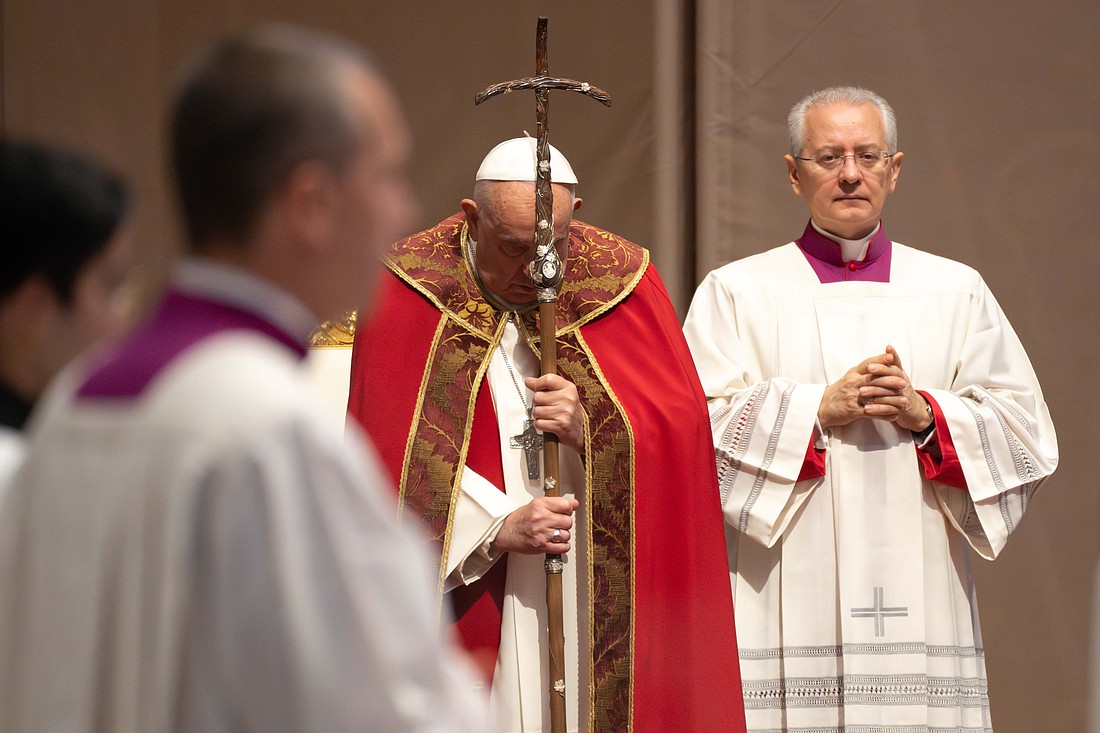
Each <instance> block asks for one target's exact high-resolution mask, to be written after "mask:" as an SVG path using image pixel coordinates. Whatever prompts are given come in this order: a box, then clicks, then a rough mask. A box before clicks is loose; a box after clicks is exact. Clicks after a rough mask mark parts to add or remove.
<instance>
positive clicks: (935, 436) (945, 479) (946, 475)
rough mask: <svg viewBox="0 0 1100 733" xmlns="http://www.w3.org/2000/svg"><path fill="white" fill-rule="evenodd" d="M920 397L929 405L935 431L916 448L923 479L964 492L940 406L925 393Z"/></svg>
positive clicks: (962, 478)
mask: <svg viewBox="0 0 1100 733" xmlns="http://www.w3.org/2000/svg"><path fill="white" fill-rule="evenodd" d="M918 391H919V390H918ZM920 395H921V397H924V399H926V400H927V401H928V404H929V405H931V407H932V419H933V420H935V423H936V431H935V432H934V433H932V435H931V437H930V438H929V439H928V441H927V442H925V444H924V447H920V448H917V460H918V461H920V465H921V467H922V468H923V469H924V477H925V478H927V479H928V480H929V481H937V482H939V483H941V484H947V485H948V486H954V487H955V488H956V489H964V490H965V489H966V477H965V476H964V475H963V470H962V464H961V463H959V454H958V453H957V452H956V451H955V444H954V443H952V442H951V430H950V429H949V428H948V427H947V419H946V418H944V416H943V411H942V410H941V409H940V406H939V405H937V404H936V401H935V400H934V399H932V398H931V397H930V396H929V394H928V393H927V392H920Z"/></svg>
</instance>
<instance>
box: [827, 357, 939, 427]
mask: <svg viewBox="0 0 1100 733" xmlns="http://www.w3.org/2000/svg"><path fill="white" fill-rule="evenodd" d="M925 404H926V402H925V400H924V398H923V397H921V396H920V395H919V394H917V392H916V390H914V389H913V385H912V383H911V382H910V381H909V375H908V374H906V373H905V370H904V369H903V368H902V366H901V358H900V357H899V356H898V352H897V351H896V350H895V349H894V347H893V346H887V347H886V352H885V353H883V354H878V355H877V356H872V357H870V358H869V359H864V360H863V361H861V362H860V363H859V364H857V365H856V366H854V367H852V368H851V369H849V370H848V371H847V372H845V374H844V376H843V377H841V378H840V379H838V380H837V381H836V382H833V383H832V384H830V385H829V386H828V387H826V388H825V393H824V394H823V395H822V397H821V406H820V407H819V408H818V411H817V417H818V421H819V422H820V423H821V427H822V428H826V429H828V428H831V427H837V426H840V425H847V424H848V423H851V422H853V421H854V420H858V419H860V418H871V419H874V420H889V421H892V422H896V423H897V425H898V427H900V428H904V429H905V430H913V431H920V430H923V429H924V428H926V427H928V424H929V419H928V413H927V410H926V409H925Z"/></svg>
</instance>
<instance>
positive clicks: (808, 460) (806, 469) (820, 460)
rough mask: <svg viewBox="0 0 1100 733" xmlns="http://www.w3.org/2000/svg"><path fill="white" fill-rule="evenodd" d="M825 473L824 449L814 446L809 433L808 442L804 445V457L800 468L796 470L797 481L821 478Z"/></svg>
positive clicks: (812, 438)
mask: <svg viewBox="0 0 1100 733" xmlns="http://www.w3.org/2000/svg"><path fill="white" fill-rule="evenodd" d="M824 475H825V449H824V448H815V447H814V436H813V435H810V444H809V445H808V446H806V457H805V458H804V459H803V460H802V470H801V471H799V472H798V479H797V480H798V481H805V480H806V479H811V478H821V477H822V476H824Z"/></svg>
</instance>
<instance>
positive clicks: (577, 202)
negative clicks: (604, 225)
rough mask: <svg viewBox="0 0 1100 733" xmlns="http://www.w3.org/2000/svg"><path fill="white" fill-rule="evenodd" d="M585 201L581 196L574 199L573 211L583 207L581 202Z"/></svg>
mask: <svg viewBox="0 0 1100 733" xmlns="http://www.w3.org/2000/svg"><path fill="white" fill-rule="evenodd" d="M583 203H584V199H582V198H581V197H580V196H577V197H576V198H574V199H573V211H576V210H577V209H579V208H581V204H583Z"/></svg>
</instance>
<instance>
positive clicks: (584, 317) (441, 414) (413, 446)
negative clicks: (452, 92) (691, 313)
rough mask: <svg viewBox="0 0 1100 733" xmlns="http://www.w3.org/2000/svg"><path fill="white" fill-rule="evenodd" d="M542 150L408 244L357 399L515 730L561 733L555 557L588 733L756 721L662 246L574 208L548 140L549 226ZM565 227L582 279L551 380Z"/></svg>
mask: <svg viewBox="0 0 1100 733" xmlns="http://www.w3.org/2000/svg"><path fill="white" fill-rule="evenodd" d="M537 147H538V145H537V143H536V140H535V139H534V138H516V139H512V140H508V141H505V142H503V143H500V144H499V145H497V146H496V147H494V148H493V149H492V150H491V151H490V152H489V153H488V155H487V156H486V157H485V159H484V160H483V162H482V164H481V167H480V168H479V170H478V171H477V174H476V175H475V177H474V182H473V190H472V192H471V193H470V196H469V198H463V199H462V200H461V203H460V211H458V212H457V213H455V214H453V215H451V216H449V217H447V218H446V219H444V220H443V221H442V222H440V223H439V224H438V225H436V226H434V227H432V228H431V229H428V230H426V231H423V232H420V233H418V234H415V235H413V236H411V237H409V238H407V239H404V240H402V241H400V242H397V243H396V244H395V245H394V246H393V248H392V249H391V250H390V252H389V255H388V258H387V265H388V268H389V274H390V276H389V277H387V278H386V279H385V281H384V283H383V284H382V286H381V290H380V296H379V298H378V305H376V307H375V308H373V309H372V311H371V312H370V314H369V316H367V317H363V318H361V319H360V322H359V324H358V328H357V331H356V334H355V349H354V353H353V360H352V383H351V399H350V402H349V411H350V413H351V414H352V415H354V416H355V417H356V418H357V419H358V421H359V422H360V423H362V424H363V425H364V427H366V429H367V431H368V433H369V434H370V436H371V438H372V439H373V442H374V443H375V445H376V446H377V447H378V448H379V450H380V452H381V454H382V459H383V461H384V463H385V464H386V465H387V467H388V468H389V470H390V471H391V472H392V474H393V477H394V479H395V480H396V482H397V484H398V487H399V492H400V496H399V501H400V505H401V511H402V515H403V516H405V517H415V518H419V519H420V520H422V521H423V522H424V523H425V524H426V525H427V527H428V528H429V531H430V534H431V537H432V539H433V541H434V548H435V551H436V552H437V553H438V556H439V558H440V574H439V591H440V594H441V598H442V599H443V600H444V602H445V603H447V604H448V606H450V607H451V608H453V611H454V615H455V617H456V623H457V629H458V633H459V635H460V637H461V639H462V641H463V643H464V644H465V646H466V647H467V648H468V649H469V650H470V651H471V652H472V653H473V654H474V655H475V658H477V659H479V660H480V661H482V662H483V668H484V670H485V674H486V680H487V684H488V685H489V686H490V688H491V694H490V698H491V704H492V706H493V708H494V714H495V717H496V720H497V721H498V728H497V729H496V730H498V731H502V732H507V733H520V732H521V731H532V732H533V731H538V732H539V733H542V731H548V730H550V713H549V709H548V707H547V701H546V695H547V690H548V688H549V687H550V680H549V672H548V665H547V654H548V650H547V644H546V642H545V637H546V628H547V610H546V575H545V573H544V565H543V561H544V557H545V555H547V554H558V555H561V558H562V565H563V572H562V575H561V576H560V577H561V583H562V591H563V593H562V595H563V608H564V640H565V680H564V688H565V708H566V720H567V727H566V729H567V730H568V731H570V732H572V731H620V730H630V731H633V732H634V733H657V732H658V731H660V732H661V733H665V731H670V730H675V731H686V732H688V733H693V732H696V731H698V732H700V733H702V732H703V731H706V732H708V733H709V732H711V731H734V732H736V731H743V730H744V722H743V721H744V713H743V709H742V698H741V694H740V690H741V687H740V673H739V667H738V659H737V646H736V639H735V634H734V626H733V609H732V603H731V599H730V590H729V575H728V567H727V564H726V559H725V543H724V539H723V533H722V525H721V516H720V512H719V504H720V502H719V494H718V488H717V477H716V471H715V468H714V458H713V449H712V447H711V445H710V437H709V436H710V428H709V424H708V419H707V413H706V405H705V400H704V397H703V393H702V390H701V387H700V385H699V380H698V376H697V375H696V373H695V369H694V366H693V365H692V362H691V359H690V356H689V355H688V352H687V347H686V344H685V342H684V339H683V335H682V332H681V330H680V325H679V321H678V319H677V316H676V313H675V312H674V311H673V309H672V306H671V304H670V301H669V298H668V294H667V293H666V292H665V289H664V286H663V285H662V283H661V280H660V277H659V276H658V274H657V272H656V270H655V269H654V267H653V265H652V264H651V263H650V261H649V253H648V252H647V251H646V250H645V249H643V248H642V247H640V246H638V245H636V244H634V243H632V242H629V241H627V240H625V239H623V238H621V237H618V236H616V235H614V234H612V233H610V232H607V231H605V230H602V229H599V228H598V227H595V226H592V225H590V224H585V223H583V222H580V221H577V220H575V219H573V212H574V211H575V210H577V209H579V208H580V206H581V199H580V198H578V197H577V196H576V186H577V178H576V176H575V174H574V172H573V168H572V167H571V165H570V164H569V161H567V160H566V159H565V157H564V156H563V155H562V154H561V153H560V152H559V151H558V150H556V149H555V148H553V147H552V146H550V145H549V144H548V143H547V144H546V151H545V152H546V156H547V162H548V163H549V166H548V167H549V175H550V181H549V182H548V187H549V190H550V193H549V194H548V196H547V199H546V201H547V203H550V204H551V206H552V218H551V215H546V216H542V217H539V218H538V219H536V188H537V186H536V160H537ZM541 220H546V221H547V222H548V228H549V232H548V233H549V234H550V240H549V242H550V245H551V248H552V249H553V251H554V253H555V254H556V255H557V257H558V258H559V260H560V265H559V266H560V268H561V283H560V286H559V288H558V290H557V302H556V304H555V305H554V307H553V309H552V310H551V311H550V312H551V313H552V316H551V317H552V319H553V320H552V322H549V323H547V325H548V326H550V327H551V328H550V330H549V332H550V333H551V334H553V336H552V338H553V339H554V342H555V343H554V345H555V347H556V352H557V365H556V366H557V369H556V372H557V373H556V374H546V375H543V376H540V375H541V374H542V369H541V368H540V356H541V355H542V354H543V352H544V349H543V348H542V344H543V340H544V338H543V336H542V335H541V334H542V333H544V332H545V331H540V325H541V323H542V321H543V318H542V316H541V315H540V310H539V306H540V303H539V300H540V294H539V292H538V291H539V288H538V287H537V286H536V283H534V282H533V281H532V277H531V272H532V268H531V263H532V260H533V256H534V253H535V250H536V248H537V246H538V242H537V241H536V231H537V230H538V227H537V226H536V221H541ZM550 221H552V225H551V224H549V222H550ZM528 421H530V422H531V423H533V427H534V428H535V429H537V430H538V431H540V432H542V433H544V434H546V435H550V434H552V435H554V436H556V439H557V441H558V443H559V445H558V446H557V447H558V449H559V464H560V465H559V472H560V478H559V484H560V486H561V492H562V495H561V496H559V497H555V496H547V495H545V491H544V489H545V487H544V482H543V479H542V477H541V476H540V475H539V474H540V473H541V471H534V472H532V471H529V470H528V467H529V464H528V456H527V455H525V453H528V451H525V450H524V448H525V447H527V446H531V445H532V443H534V442H537V439H536V438H535V437H534V435H532V434H531V431H528V430H525V427H526V426H527V424H528ZM548 440H549V438H548ZM534 460H536V461H537V457H536V458H535V459H534ZM536 468H542V467H536Z"/></svg>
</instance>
